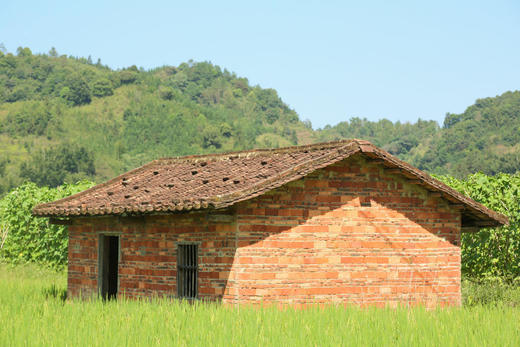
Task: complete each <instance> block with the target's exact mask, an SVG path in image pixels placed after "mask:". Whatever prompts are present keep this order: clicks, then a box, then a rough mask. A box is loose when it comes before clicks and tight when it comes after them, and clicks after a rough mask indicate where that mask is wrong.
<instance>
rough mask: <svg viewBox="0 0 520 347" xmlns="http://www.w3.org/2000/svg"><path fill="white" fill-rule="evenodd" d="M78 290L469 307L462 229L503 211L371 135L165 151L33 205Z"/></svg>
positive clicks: (71, 288) (498, 221) (71, 290)
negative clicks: (464, 299)
mask: <svg viewBox="0 0 520 347" xmlns="http://www.w3.org/2000/svg"><path fill="white" fill-rule="evenodd" d="M33 213H34V214H35V215H38V216H48V217H51V219H50V221H51V223H57V224H65V225H68V230H69V254H68V294H69V296H71V297H75V296H78V295H82V296H90V295H97V294H98V293H99V294H101V295H103V296H104V297H115V296H117V295H123V294H124V295H125V296H127V297H142V296H153V295H158V296H169V297H182V298H199V299H206V300H214V301H221V302H223V303H229V304H237V303H257V302H264V303H265V302H277V303H291V304H306V303H316V302H333V303H354V304H359V305H385V304H390V305H397V304H419V303H420V304H426V305H429V306H432V305H460V302H461V293H460V281H461V274H460V238H461V232H474V231H477V230H478V229H479V228H482V227H492V226H499V225H502V224H505V223H507V218H506V217H504V216H503V215H501V214H498V213H496V212H494V211H491V210H489V209H488V208H486V207H484V206H483V205H481V204H479V203H477V202H475V201H473V200H471V199H470V198H468V197H466V196H463V195H461V194H460V193H458V192H456V191H454V190H453V189H451V188H449V187H448V186H446V185H444V184H443V183H441V182H439V181H438V180H436V179H433V178H432V177H430V176H429V175H427V174H426V173H424V172H422V171H420V170H418V169H416V168H414V167H412V166H410V165H409V164H407V163H405V162H403V161H401V160H399V159H397V158H395V157H394V156H392V155H390V154H389V153H387V152H385V151H383V150H381V149H379V148H377V147H375V146H373V145H372V144H370V143H369V142H366V141H361V140H349V141H339V142H331V143H322V144H315V145H307V146H298V147H289V148H282V149H274V150H251V151H243V152H235V153H226V154H214V155H204V156H187V157H180V158H173V159H160V160H155V161H153V162H151V163H149V164H146V165H144V166H142V167H140V168H137V169H135V170H132V171H130V172H127V173H125V174H123V175H121V176H119V177H116V178H114V179H112V180H110V181H108V182H106V183H103V184H100V185H97V186H95V187H93V188H91V189H89V190H86V191H84V192H81V193H79V194H76V195H73V196H70V197H67V198H65V199H62V200H58V201H54V202H51V203H46V204H41V205H39V206H37V207H35V209H34V211H33Z"/></svg>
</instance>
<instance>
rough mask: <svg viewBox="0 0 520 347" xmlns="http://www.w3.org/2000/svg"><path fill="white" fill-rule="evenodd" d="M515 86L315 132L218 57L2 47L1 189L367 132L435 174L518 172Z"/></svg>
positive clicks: (98, 177)
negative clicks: (133, 57) (142, 65)
mask: <svg viewBox="0 0 520 347" xmlns="http://www.w3.org/2000/svg"><path fill="white" fill-rule="evenodd" d="M519 130H520V92H507V93H505V94H503V95H501V96H499V97H496V98H488V99H481V100H477V102H476V103H475V105H473V106H470V107H469V108H468V109H467V110H466V112H464V113H463V114H460V115H454V114H448V115H447V116H446V120H445V122H444V124H443V126H442V127H439V125H438V124H437V123H436V122H434V121H421V120H420V121H418V122H416V123H413V124H409V123H399V122H397V123H392V122H390V121H388V120H381V121H379V122H370V121H367V120H364V119H358V118H353V119H350V120H349V121H348V122H342V123H340V124H338V125H336V126H333V127H330V126H328V127H325V128H324V129H321V130H316V131H314V130H312V128H311V127H310V124H309V123H308V122H302V121H301V120H300V119H299V118H298V115H297V114H296V112H295V111H293V110H291V109H290V108H289V107H288V106H287V105H286V104H285V103H283V101H282V100H281V99H280V98H279V96H278V95H277V93H276V91H275V90H273V89H262V88H260V87H259V86H252V85H250V84H249V82H248V80H247V79H246V78H240V77H237V76H236V75H235V74H233V73H231V72H229V71H227V70H225V69H221V68H220V67H218V66H215V65H212V64H211V63H207V62H203V63H194V62H188V63H183V64H181V65H179V66H177V67H173V66H164V67H160V68H157V69H153V70H149V71H145V70H142V69H138V68H136V67H135V66H132V67H129V68H126V69H121V70H113V69H110V68H108V67H106V66H103V65H102V64H101V62H99V61H98V62H97V63H94V62H92V61H91V59H90V58H75V57H69V56H65V55H59V54H58V53H57V52H56V50H54V49H52V50H51V51H50V52H49V53H48V54H33V53H32V52H31V51H30V49H28V48H19V49H18V50H17V52H16V54H11V53H7V52H0V194H1V193H2V192H5V191H6V190H8V189H10V188H12V187H14V186H17V185H19V184H20V183H22V182H23V181H24V180H31V181H34V182H36V183H37V184H40V185H50V186H56V185H58V184H60V183H62V182H64V181H76V180H78V179H81V178H90V179H93V180H95V181H97V182H100V181H102V180H105V179H107V178H109V177H112V176H114V175H116V174H119V173H121V172H123V171H125V170H128V169H131V168H134V167H136V166H139V165H141V164H143V163H145V162H147V161H150V160H152V159H155V158H158V157H165V156H176V155H186V154H198V153H210V152H218V151H230V150H240V149H247V148H253V147H280V146H287V145H294V144H302V143H310V142H318V141H329V140H334V139H341V138H353V137H356V138H363V139H367V140H370V141H372V142H374V143H375V144H376V145H378V146H381V147H383V148H385V149H387V150H388V151H390V152H391V153H393V154H396V155H398V156H399V157H401V158H402V159H404V160H407V161H409V162H411V163H412V164H414V165H417V166H419V167H420V168H423V169H426V170H429V171H431V172H435V173H448V174H454V175H457V176H463V175H466V174H467V173H470V172H474V171H478V170H481V171H484V172H486V173H491V174H493V173H496V172H499V171H504V172H515V171H516V170H517V168H519V166H520V163H519V159H518V155H519V154H520V147H519V146H517V143H519V138H518V137H519V136H520V133H519Z"/></svg>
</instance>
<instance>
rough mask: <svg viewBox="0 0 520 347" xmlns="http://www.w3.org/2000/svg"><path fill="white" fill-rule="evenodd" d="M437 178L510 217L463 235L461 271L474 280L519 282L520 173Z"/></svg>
mask: <svg viewBox="0 0 520 347" xmlns="http://www.w3.org/2000/svg"><path fill="white" fill-rule="evenodd" d="M437 178H439V179H441V180H442V181H444V182H445V183H446V184H448V185H449V186H451V187H452V188H454V189H456V190H458V191H460V192H461V193H463V194H464V195H467V196H469V197H471V198H472V199H474V200H475V201H478V202H480V203H482V204H484V205H485V206H487V207H489V208H491V209H493V210H495V211H497V212H500V213H503V214H504V215H506V216H507V217H508V218H509V225H507V226H503V227H500V228H488V229H481V230H480V231H479V232H477V233H463V234H462V272H463V273H464V274H465V275H467V276H470V277H472V278H476V279H501V280H503V281H506V282H509V283H511V282H513V281H520V175H519V174H515V175H508V174H499V175H496V176H487V175H485V174H483V173H476V174H473V175H470V176H469V177H467V179H465V180H458V179H456V178H453V177H449V176H440V177H437Z"/></svg>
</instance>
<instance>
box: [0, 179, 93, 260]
mask: <svg viewBox="0 0 520 347" xmlns="http://www.w3.org/2000/svg"><path fill="white" fill-rule="evenodd" d="M92 185H93V184H92V183H91V182H87V181H84V182H80V183H78V184H74V185H72V184H67V185H64V186H61V187H59V188H54V189H51V188H47V187H43V188H40V187H38V186H37V185H36V184H34V183H26V184H24V185H22V186H20V187H18V188H16V189H14V190H13V191H11V192H10V193H9V194H7V195H5V196H4V197H3V198H2V199H1V200H0V236H1V241H0V245H1V247H0V259H4V261H9V262H11V263H27V262H32V263H38V264H41V265H46V266H50V267H54V268H58V267H62V266H63V265H65V264H66V263H67V245H68V238H67V230H66V228H65V227H63V226H59V225H53V224H49V219H48V218H38V217H34V216H32V214H31V211H32V208H33V207H34V206H35V205H37V204H39V203H43V202H49V201H53V200H56V199H60V198H63V197H66V196H68V195H71V194H74V193H77V192H80V191H82V190H85V189H87V188H89V187H91V186H92Z"/></svg>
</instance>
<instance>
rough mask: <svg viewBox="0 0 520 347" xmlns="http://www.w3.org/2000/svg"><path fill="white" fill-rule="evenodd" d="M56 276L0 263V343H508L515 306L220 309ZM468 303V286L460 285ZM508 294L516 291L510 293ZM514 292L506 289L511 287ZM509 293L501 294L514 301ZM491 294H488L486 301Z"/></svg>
mask: <svg viewBox="0 0 520 347" xmlns="http://www.w3.org/2000/svg"><path fill="white" fill-rule="evenodd" d="M64 288H65V274H64V273H53V272H50V271H47V270H43V269H39V268H36V267H27V266H24V267H20V266H18V267H14V268H12V267H8V266H3V265H1V264H0V345H2V346H22V345H23V346H40V345H51V346H107V345H117V346H136V345H141V346H148V345H166V346H171V345H180V346H264V345H276V346H294V347H296V346H340V345H343V346H345V345H349V346H357V345H368V346H384V345H404V346H476V345H478V346H481V345H489V346H515V345H518V344H519V343H520V320H519V318H520V307H515V306H514V304H511V303H510V302H509V303H501V302H499V301H498V302H494V303H493V304H488V305H481V304H477V305H473V306H469V307H463V308H451V309H438V310H432V311H426V310H424V309H422V308H414V309H405V308H402V309H376V308H371V309H358V308H354V307H352V308H347V309H344V308H339V307H326V308H318V307H314V308H310V309H306V310H292V309H286V310H279V309H276V308H272V307H270V308H262V309H259V308H252V307H240V308H230V307H223V306H218V305H213V304H195V305H190V304H182V303H177V302H172V301H166V300H154V301H147V302H144V301H124V300H119V301H117V302H107V303H104V302H102V301H97V300H94V301H89V302H80V301H74V300H68V301H63V300H60V299H59V296H60V293H62V292H63V290H64ZM470 291H471V293H470V294H466V295H473V296H475V298H473V299H472V300H473V303H475V302H476V301H478V300H479V299H478V298H479V297H482V295H481V294H479V292H478V290H476V289H474V288H470ZM516 292H517V291H516ZM516 292H515V293H516ZM515 295H517V294H511V293H509V294H507V295H506V294H504V295H503V296H504V297H508V298H510V300H515ZM491 301H492V300H491Z"/></svg>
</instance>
